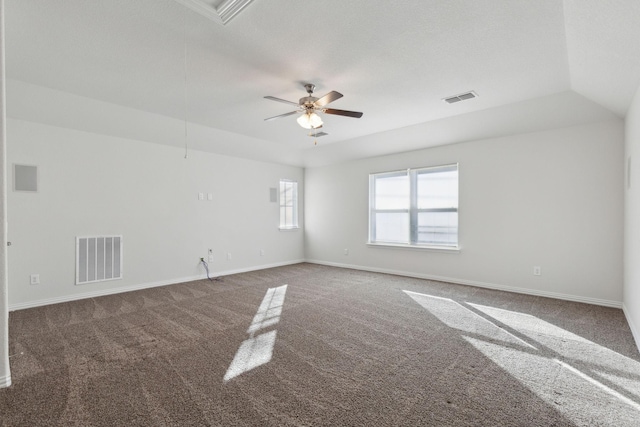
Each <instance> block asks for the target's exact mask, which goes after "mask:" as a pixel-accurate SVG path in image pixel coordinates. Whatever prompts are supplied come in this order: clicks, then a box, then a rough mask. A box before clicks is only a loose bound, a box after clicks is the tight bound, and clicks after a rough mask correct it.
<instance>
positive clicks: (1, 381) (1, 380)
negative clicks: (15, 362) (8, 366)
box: [0, 375, 11, 388]
mask: <svg viewBox="0 0 640 427" xmlns="http://www.w3.org/2000/svg"><path fill="white" fill-rule="evenodd" d="M10 385H11V375H7V376H6V377H0V388H5V387H9V386H10Z"/></svg>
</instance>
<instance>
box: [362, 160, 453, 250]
mask: <svg viewBox="0 0 640 427" xmlns="http://www.w3.org/2000/svg"><path fill="white" fill-rule="evenodd" d="M369 243H382V244H385V243H386V244H391V245H409V246H413V245H415V246H443V247H457V246H458V165H457V164H455V165H446V166H437V167H430V168H421V169H407V170H403V171H396V172H385V173H376V174H371V175H369Z"/></svg>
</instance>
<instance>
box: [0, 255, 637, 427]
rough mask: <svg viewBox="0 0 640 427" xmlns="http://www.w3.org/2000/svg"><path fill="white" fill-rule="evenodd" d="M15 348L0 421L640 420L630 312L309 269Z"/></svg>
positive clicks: (35, 324)
mask: <svg viewBox="0 0 640 427" xmlns="http://www.w3.org/2000/svg"><path fill="white" fill-rule="evenodd" d="M285 285H286V286H285ZM10 341H11V342H10V347H11V354H12V356H11V359H10V360H11V369H12V380H13V385H12V386H11V387H10V388H7V389H2V390H0V425H2V426H45V425H46V426H58V425H59V426H210V425H211V426H235V425H238V426H618V427H619V426H639V425H640V355H639V354H638V351H637V349H636V347H635V344H634V342H633V338H632V335H631V332H630V330H629V327H628V325H627V324H626V322H625V319H624V315H623V313H622V312H621V311H620V310H617V309H612V308H605V307H598V306H592V305H586V304H578V303H572V302H566V301H557V300H552V299H547V298H541V297H533V296H525V295H516V294H510V293H505V292H498V291H491V290H487V289H480V288H474V287H468V286H459V285H452V284H446V283H439V282H431V281H427V280H419V279H411V278H406V277H398V276H391V275H384V274H376V273H368V272H362V271H355V270H348V269H339V268H332V267H327V266H319V265H313V264H298V265H293V266H287V267H279V268H274V269H269V270H262V271H257V272H251V273H243V274H237V275H233V276H227V277H225V278H224V281H223V282H209V281H206V280H205V281H197V282H191V283H184V284H178V285H172V286H166V287H161V288H154V289H148V290H143V291H137V292H130V293H125V294H119V295H113V296H107V297H101V298H94V299H87V300H82V301H76V302H71V303H64V304H56V305H51V306H47V307H41V308H35V309H29V310H21V311H16V312H12V313H11V314H10Z"/></svg>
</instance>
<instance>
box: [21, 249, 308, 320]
mask: <svg viewBox="0 0 640 427" xmlns="http://www.w3.org/2000/svg"><path fill="white" fill-rule="evenodd" d="M301 262H304V260H303V259H297V260H293V261H285V262H279V263H274V264H264V265H259V266H254V267H246V268H239V269H236V270H227V271H216V276H230V275H232V274H238V273H246V272H249V271H255V270H264V269H267V268H274V267H282V266H285V265H291V264H300V263H301ZM206 279H207V275H206V274H204V275H198V276H190V277H182V278H175V279H169V280H161V281H158V282H148V283H140V284H137V285H131V286H122V287H119V288H111V289H102V290H99V291H92V292H83V293H80V294H73V295H64V296H60V297H55V298H47V299H41V300H35V301H28V302H22V303H17V304H10V305H9V311H16V310H24V309H27V308H34V307H41V306H44V305H51V304H59V303H62V302H69V301H76V300H81V299H86V298H97V297H102V296H106V295H113V294H120V293H123V292H131V291H139V290H142V289H148V288H155V287H158V286H167V285H175V284H177V283H184V282H192V281H194V280H206Z"/></svg>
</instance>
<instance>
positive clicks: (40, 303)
mask: <svg viewBox="0 0 640 427" xmlns="http://www.w3.org/2000/svg"><path fill="white" fill-rule="evenodd" d="M302 262H304V260H302V259H298V260H293V261H285V262H279V263H275V264H264V265H259V266H254V267H247V268H240V269H236V270H227V271H216V277H221V276H229V275H231V274H238V273H246V272H249V271H256V270H265V269H267V268H274V267H282V266H284V265H292V264H300V263H302ZM206 279H207V276H206V275H198V276H190V277H182V278H176V279H170V280H161V281H158V282H149V283H140V284H137V285H132V286H123V287H120V288H111V289H103V290H100V291H93V292H84V293H81V294H73V295H65V296H61V297H55V298H45V299H40V300H35V301H28V302H23V303H17V304H11V305H9V311H16V310H24V309H27V308H34V307H41V306H45V305H51V304H59V303H63V302H70V301H76V300H81V299H87V298H97V297H102V296H106V295H114V294H121V293H124V292H132V291H139V290H142V289H148V288H156V287H159V286H167V285H175V284H178V283H185V282H192V281H194V280H206ZM0 381H1V379H0ZM0 387H2V386H1V382H0Z"/></svg>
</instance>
